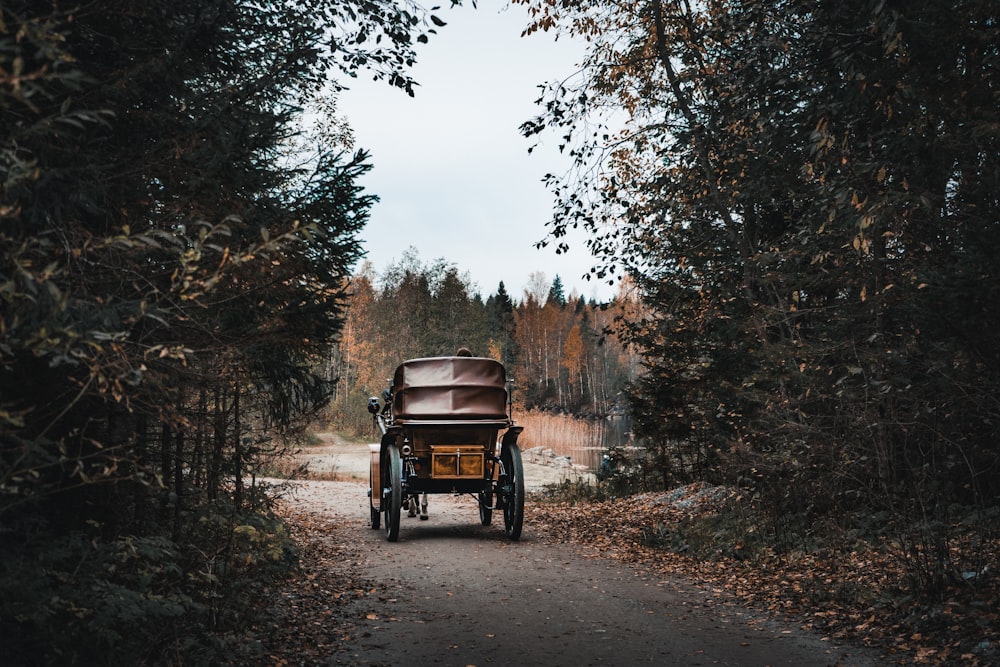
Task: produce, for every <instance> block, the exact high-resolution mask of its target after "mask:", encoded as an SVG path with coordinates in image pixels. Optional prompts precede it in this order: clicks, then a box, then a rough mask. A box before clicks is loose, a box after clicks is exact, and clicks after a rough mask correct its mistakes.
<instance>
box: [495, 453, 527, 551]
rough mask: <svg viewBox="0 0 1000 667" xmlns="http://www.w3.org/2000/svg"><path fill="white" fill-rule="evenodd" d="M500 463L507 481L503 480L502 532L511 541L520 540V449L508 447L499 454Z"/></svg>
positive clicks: (521, 468) (521, 467) (521, 505)
mask: <svg viewBox="0 0 1000 667" xmlns="http://www.w3.org/2000/svg"><path fill="white" fill-rule="evenodd" d="M500 462H501V463H503V469H504V472H505V473H506V477H507V479H506V480H504V482H505V484H504V487H505V488H504V489H503V490H502V491H501V493H503V494H504V496H505V498H504V503H503V525H504V532H505V533H506V534H507V537H508V538H510V539H511V540H519V539H521V528H522V527H523V526H524V463H523V462H522V461H521V449H520V448H519V447H518V446H517V445H508V446H506V447H504V448H503V449H502V450H501V452H500Z"/></svg>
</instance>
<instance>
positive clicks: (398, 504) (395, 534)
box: [382, 445, 403, 542]
mask: <svg viewBox="0 0 1000 667" xmlns="http://www.w3.org/2000/svg"><path fill="white" fill-rule="evenodd" d="M386 458H387V459H388V460H387V461H384V462H383V468H382V470H384V471H385V473H383V474H385V475H386V476H387V478H385V479H383V480H382V488H383V489H391V495H390V496H389V497H388V498H385V497H384V496H383V498H382V503H383V504H384V506H385V536H386V537H387V538H388V539H389V541H390V542H395V541H396V540H398V539H399V512H400V509H401V508H402V506H403V460H402V459H401V458H400V457H399V448H398V447H396V445H388V446H387V447H386ZM386 464H388V465H386Z"/></svg>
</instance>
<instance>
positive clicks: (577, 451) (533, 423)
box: [516, 410, 605, 468]
mask: <svg viewBox="0 0 1000 667" xmlns="http://www.w3.org/2000/svg"><path fill="white" fill-rule="evenodd" d="M516 418H517V423H518V425H520V426H523V427H524V432H523V433H522V434H521V436H520V437H519V438H518V445H520V446H521V449H522V450H524V449H531V448H533V447H545V448H547V449H551V450H552V451H553V452H555V453H556V455H557V456H569V457H571V458H572V460H573V462H574V463H579V464H581V465H586V466H588V467H591V468H595V467H596V466H597V463H598V461H599V460H600V456H601V451H602V450H603V449H604V441H605V425H604V422H602V421H588V420H586V419H578V418H576V417H570V416H567V415H556V414H552V413H550V412H541V411H539V410H529V411H527V412H521V413H518V414H517V415H516Z"/></svg>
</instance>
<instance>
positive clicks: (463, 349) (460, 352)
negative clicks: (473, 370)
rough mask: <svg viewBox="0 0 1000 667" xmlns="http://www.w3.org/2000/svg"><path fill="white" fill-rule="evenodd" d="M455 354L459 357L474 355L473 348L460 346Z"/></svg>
mask: <svg viewBox="0 0 1000 667" xmlns="http://www.w3.org/2000/svg"><path fill="white" fill-rule="evenodd" d="M455 356H458V357H471V356H472V350H470V349H469V348H467V347H460V348H458V352H456V353H455Z"/></svg>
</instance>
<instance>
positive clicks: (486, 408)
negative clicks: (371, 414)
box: [371, 356, 523, 539]
mask: <svg viewBox="0 0 1000 667" xmlns="http://www.w3.org/2000/svg"><path fill="white" fill-rule="evenodd" d="M389 401H390V404H389V410H387V411H385V412H387V413H388V418H387V419H385V420H384V422H383V423H384V428H383V436H382V442H381V443H380V445H377V446H376V445H373V446H372V450H371V451H372V472H371V484H372V486H371V497H372V523H373V525H376V524H377V523H378V520H377V518H376V517H377V514H376V512H384V511H386V509H387V508H386V507H384V506H383V503H384V499H385V498H386V497H389V498H392V490H391V489H388V488H387V486H386V485H387V484H389V483H391V482H390V481H387V480H392V479H393V478H394V473H393V472H392V470H391V467H392V466H391V465H390V462H391V460H392V457H396V458H398V459H400V462H399V463H398V466H399V476H400V477H401V478H402V480H403V482H402V487H403V490H404V491H405V493H406V494H419V493H423V494H427V493H447V492H454V493H471V494H479V495H480V499H481V500H480V502H481V503H482V502H484V501H483V500H482V499H483V498H489V499H492V497H493V493H494V487H495V486H496V483H497V480H496V479H495V474H496V471H497V467H498V465H497V464H498V462H499V461H500V458H499V457H498V448H499V450H501V452H500V453H501V454H503V455H505V456H508V457H509V456H510V454H509V451H510V450H511V449H512V448H513V449H516V439H517V435H518V434H519V433H520V431H521V429H520V427H517V426H514V422H513V420H512V419H511V416H510V413H509V408H510V401H509V384H508V381H507V375H506V371H505V369H504V366H503V364H501V363H500V362H498V361H496V360H494V359H488V358H484V357H459V356H456V357H424V358H419V359H410V360H408V361H404V362H403V363H402V364H400V365H399V366H398V367H397V368H396V372H395V374H394V375H393V380H392V387H391V397H390V398H389ZM376 449H377V451H376ZM517 455H518V457H519V456H520V454H519V452H517ZM518 465H520V463H519V464H518ZM500 467H501V468H502V467H503V466H502V465H501V466H500ZM505 488H506V487H505ZM401 492H402V491H401ZM522 495H523V494H522ZM522 504H523V501H522ZM483 521H484V523H487V522H488V520H487V519H484V520H483ZM387 525H388V523H387ZM515 532H516V534H517V535H519V534H520V524H519V523H518V526H517V529H516V531H515ZM390 539H392V538H390ZM515 539H516V537H515Z"/></svg>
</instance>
